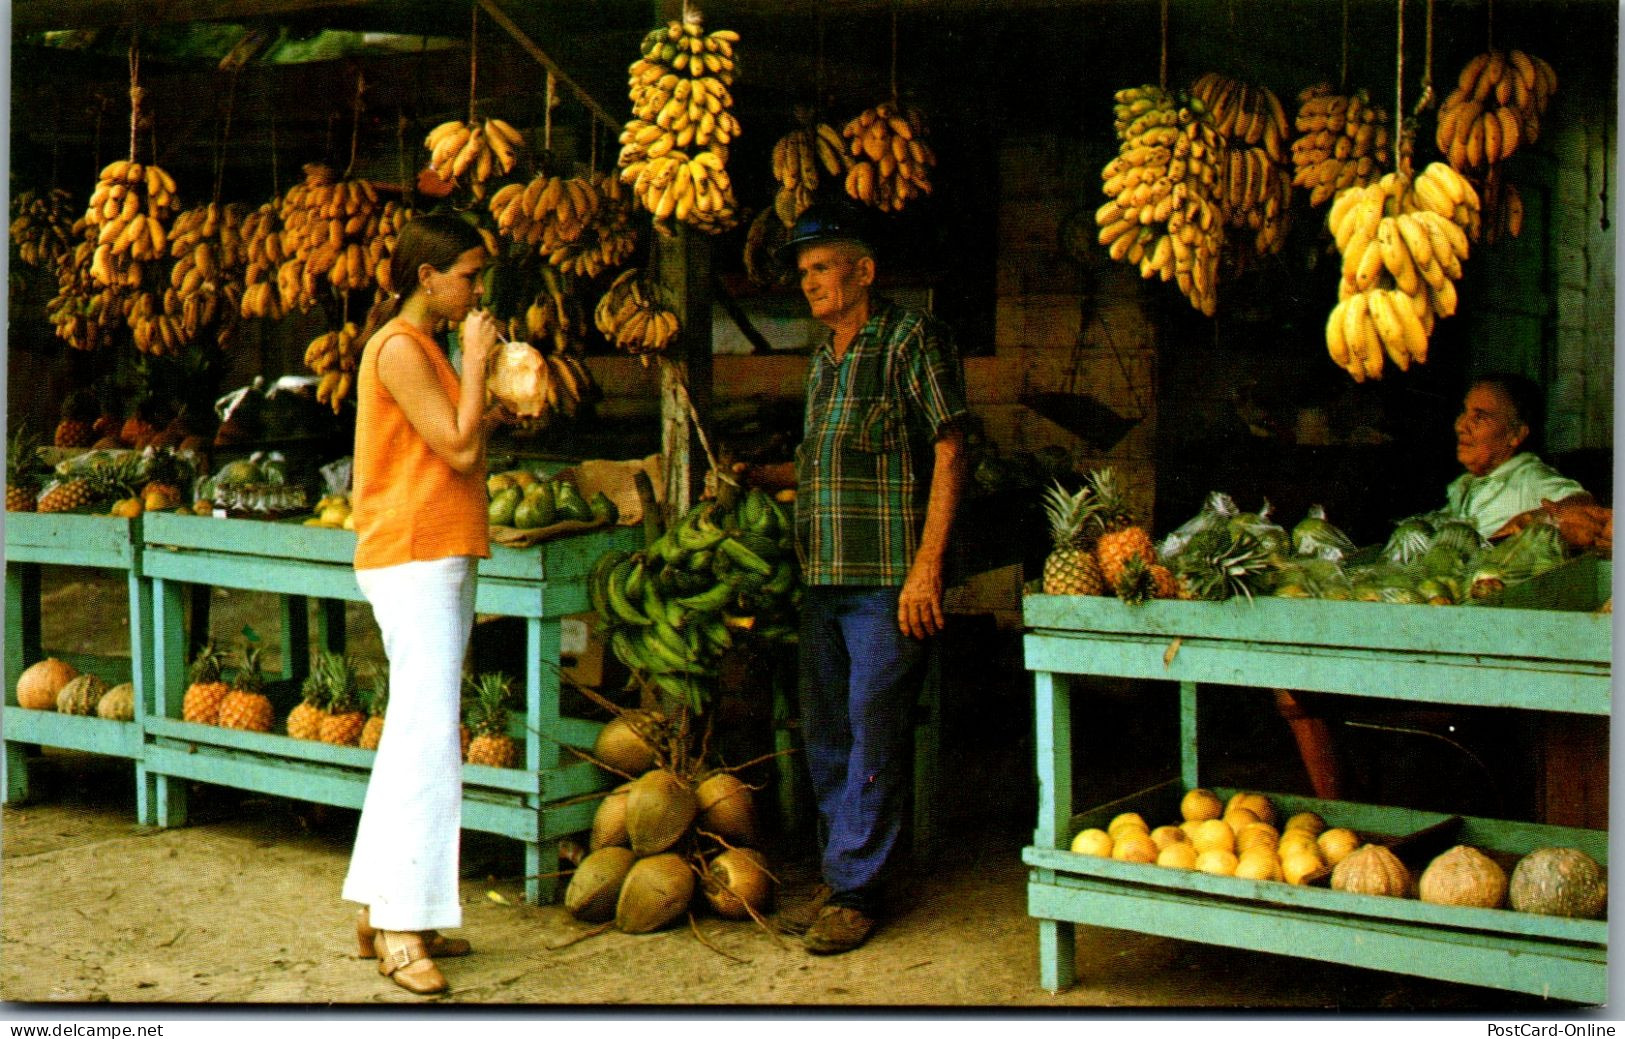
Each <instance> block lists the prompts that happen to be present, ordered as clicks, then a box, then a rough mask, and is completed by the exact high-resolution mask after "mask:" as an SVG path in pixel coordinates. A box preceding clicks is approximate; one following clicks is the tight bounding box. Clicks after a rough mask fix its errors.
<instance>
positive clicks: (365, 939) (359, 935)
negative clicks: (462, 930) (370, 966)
mask: <svg viewBox="0 0 1625 1039" xmlns="http://www.w3.org/2000/svg"><path fill="white" fill-rule="evenodd" d="M421 934H422V935H423V941H424V942H425V943H426V944H427V946H428V949H429V955H430V956H434V957H436V958H444V957H450V956H467V955H468V954H469V953H471V952H473V951H474V949H473V947H472V946H471V945H469V944H468V939H467V938H447V937H446V936H445V935H443V934H441V933H440V932H439V931H423V932H421ZM377 935H378V929H377V928H375V927H373V926H372V914H371V913H370V912H368V910H367V907H366V906H362V907H361V911H360V912H358V913H356V915H355V944H356V955H357V956H360V957H361V958H362V959H371V958H372V957H374V956H376V955H378V952H377V950H376V949H374V948H373V943H374V942H375V941H376V940H377Z"/></svg>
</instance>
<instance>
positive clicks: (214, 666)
mask: <svg viewBox="0 0 1625 1039" xmlns="http://www.w3.org/2000/svg"><path fill="white" fill-rule="evenodd" d="M187 677H188V678H189V679H190V680H191V682H192V684H193V685H203V684H206V683H209V682H218V681H220V650H219V648H218V647H216V646H215V644H214V642H213V641H206V642H204V643H203V645H202V646H201V647H199V649H198V651H197V656H195V657H193V658H192V665H191V667H190V668H189V669H188V671H187Z"/></svg>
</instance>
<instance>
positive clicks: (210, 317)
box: [163, 202, 248, 346]
mask: <svg viewBox="0 0 1625 1039" xmlns="http://www.w3.org/2000/svg"><path fill="white" fill-rule="evenodd" d="M247 210H248V207H247V206H245V205H243V204H241V203H237V202H233V203H231V204H229V205H224V206H223V205H221V204H220V203H218V202H211V203H209V204H208V205H207V206H197V207H195V208H192V209H188V210H187V211H185V212H184V213H181V214H180V215H179V216H177V217H176V218H175V222H174V224H173V225H172V226H171V227H170V230H169V254H170V255H171V256H173V257H174V258H175V263H174V265H173V266H172V267H171V268H170V271H169V287H168V288H166V289H165V290H164V308H163V309H164V313H165V314H166V315H168V316H169V317H170V318H172V319H174V320H176V321H178V322H179V325H180V329H181V333H182V336H183V338H184V341H186V342H191V341H192V340H193V339H195V338H197V335H198V333H199V331H200V330H202V329H203V328H205V327H209V328H211V329H213V330H214V334H215V335H217V336H218V337H219V341H220V345H221V346H227V345H229V343H230V342H231V341H232V340H233V339H234V336H235V332H236V327H237V322H236V320H235V319H236V318H237V317H239V316H240V313H241V311H240V307H241V304H242V299H243V273H244V268H245V263H246V260H247V255H248V252H247V247H246V243H245V242H244V240H243V237H242V228H243V222H244V220H245V219H246V217H247V215H248V212H247Z"/></svg>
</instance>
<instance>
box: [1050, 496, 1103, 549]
mask: <svg viewBox="0 0 1625 1039" xmlns="http://www.w3.org/2000/svg"><path fill="white" fill-rule="evenodd" d="M1099 509H1100V505H1099V503H1098V502H1097V501H1096V500H1095V494H1094V491H1093V489H1091V488H1090V487H1089V486H1087V485H1085V486H1083V487H1081V488H1079V489H1078V492H1077V493H1076V494H1072V493H1069V492H1068V491H1067V489H1066V488H1065V487H1064V486H1062V485H1061V482H1060V481H1059V480H1057V481H1055V482H1054V483H1053V484H1051V485H1050V486H1049V487H1046V488H1045V489H1044V514H1045V515H1046V516H1047V517H1048V518H1049V526H1050V536H1051V537H1052V538H1053V539H1054V542H1055V547H1057V548H1069V547H1075V546H1078V545H1080V544H1081V543H1082V542H1083V540H1084V537H1085V532H1084V527H1085V526H1086V525H1087V524H1088V522H1089V520H1090V519H1091V518H1093V517H1094V515H1095V513H1096V512H1097V511H1099Z"/></svg>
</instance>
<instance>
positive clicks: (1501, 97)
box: [1436, 50, 1557, 172]
mask: <svg viewBox="0 0 1625 1039" xmlns="http://www.w3.org/2000/svg"><path fill="white" fill-rule="evenodd" d="M1556 90H1557V72H1556V70H1554V69H1553V68H1552V67H1551V65H1549V64H1547V63H1546V61H1545V60H1543V59H1541V58H1537V57H1534V56H1533V55H1530V54H1525V53H1524V52H1523V51H1519V50H1513V51H1498V50H1494V51H1488V52H1486V53H1483V54H1480V55H1478V56H1477V57H1475V58H1473V59H1472V60H1471V61H1469V62H1468V63H1467V64H1466V66H1464V67H1463V68H1462V70H1461V74H1460V75H1459V76H1458V77H1457V78H1456V88H1455V89H1454V90H1452V91H1451V92H1450V93H1449V94H1447V95H1446V96H1445V99H1444V101H1443V102H1442V103H1441V104H1440V105H1439V128H1438V133H1437V135H1436V140H1437V141H1438V144H1439V151H1441V152H1443V153H1444V155H1445V157H1446V158H1448V159H1449V161H1450V165H1452V166H1454V167H1455V168H1456V169H1458V170H1461V171H1462V172H1466V171H1468V170H1472V169H1477V168H1479V167H1483V166H1493V165H1495V164H1496V163H1498V162H1500V161H1501V160H1502V159H1505V158H1506V157H1507V156H1509V155H1511V154H1512V153H1513V152H1514V151H1516V150H1517V149H1518V145H1520V144H1533V143H1534V142H1535V140H1536V139H1537V138H1539V137H1540V118H1541V116H1543V115H1544V114H1545V113H1546V106H1547V105H1548V104H1550V103H1551V99H1552V94H1553V93H1554V92H1555V91H1556Z"/></svg>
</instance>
